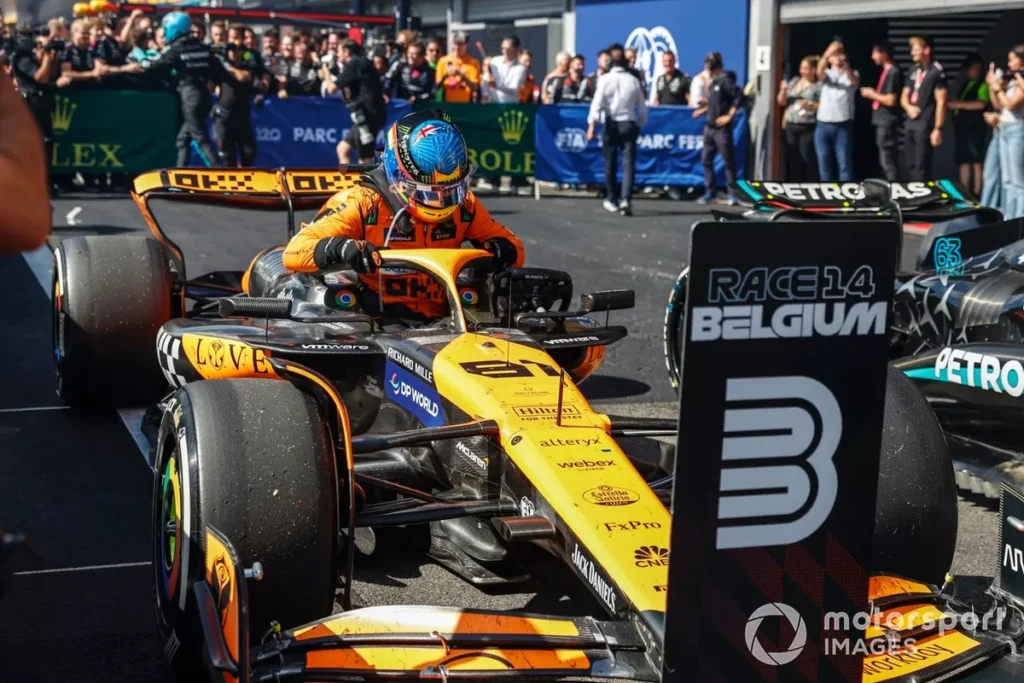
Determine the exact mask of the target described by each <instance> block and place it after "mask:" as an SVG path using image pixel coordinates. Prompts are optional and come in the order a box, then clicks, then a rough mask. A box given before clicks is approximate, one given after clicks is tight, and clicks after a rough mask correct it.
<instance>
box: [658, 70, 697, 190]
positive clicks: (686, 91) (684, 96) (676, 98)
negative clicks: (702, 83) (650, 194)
mask: <svg viewBox="0 0 1024 683" xmlns="http://www.w3.org/2000/svg"><path fill="white" fill-rule="evenodd" d="M661 66H662V67H663V68H664V72H663V73H662V74H661V75H660V76H658V79H657V80H656V81H655V82H654V102H653V104H654V106H655V107H658V106H661V105H664V104H667V105H684V106H685V105H686V104H687V103H688V102H689V99H690V77H689V76H687V75H686V74H684V73H683V72H682V71H680V70H679V69H677V68H676V55H675V53H674V52H672V51H671V50H665V52H663V53H662V55H661ZM668 196H669V198H670V199H675V200H680V199H682V198H683V191H682V190H681V189H680V188H678V187H669V188H668Z"/></svg>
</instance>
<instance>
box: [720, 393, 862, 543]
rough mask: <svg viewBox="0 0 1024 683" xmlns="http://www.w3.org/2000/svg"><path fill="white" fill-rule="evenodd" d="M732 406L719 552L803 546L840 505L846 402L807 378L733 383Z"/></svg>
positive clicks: (726, 437) (724, 452)
mask: <svg viewBox="0 0 1024 683" xmlns="http://www.w3.org/2000/svg"><path fill="white" fill-rule="evenodd" d="M725 401H726V404H725V405H726V408H725V429H724V434H723V438H722V476H721V483H720V486H719V492H720V493H721V496H720V497H719V502H718V520H719V524H718V534H717V543H716V547H718V548H722V549H727V548H757V547H763V546H774V545H788V544H790V543H798V542H800V541H802V540H803V539H805V538H807V537H808V536H810V535H811V534H813V533H814V532H815V531H817V530H818V528H819V527H820V526H821V525H822V524H823V523H824V522H825V520H826V519H827V518H828V516H829V514H830V513H831V512H832V507H833V505H835V502H836V494H837V493H838V490H839V485H838V477H837V474H836V467H835V463H834V462H833V461H832V457H833V456H834V455H835V452H836V448H838V446H839V440H840V437H841V436H842V433H843V416H842V412H841V411H840V410H839V403H838V402H837V401H836V398H835V396H833V394H832V392H831V391H829V389H828V387H826V386H825V385H824V384H822V383H821V382H819V381H817V380H815V379H812V378H810V377H801V376H787V377H737V378H730V379H729V380H728V381H727V382H726V395H725ZM769 401H770V402H771V403H770V405H769V404H767V402H769ZM751 402H755V403H754V404H753V406H751ZM812 411H813V412H812ZM766 519H775V520H781V521H773V522H768V523H765V520H766Z"/></svg>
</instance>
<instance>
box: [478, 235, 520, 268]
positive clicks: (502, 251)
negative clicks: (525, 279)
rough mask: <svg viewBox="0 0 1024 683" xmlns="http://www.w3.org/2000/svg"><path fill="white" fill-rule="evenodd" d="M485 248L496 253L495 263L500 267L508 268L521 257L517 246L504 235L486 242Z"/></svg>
mask: <svg viewBox="0 0 1024 683" xmlns="http://www.w3.org/2000/svg"><path fill="white" fill-rule="evenodd" d="M484 249H486V250H487V251H489V252H491V253H492V254H494V265H495V266H496V267H498V268H508V267H509V266H512V265H515V262H516V260H517V259H518V258H519V250H518V249H516V246H515V245H514V244H512V243H511V242H510V241H508V240H507V239H505V238H504V237H495V238H493V239H489V240H487V241H486V242H484Z"/></svg>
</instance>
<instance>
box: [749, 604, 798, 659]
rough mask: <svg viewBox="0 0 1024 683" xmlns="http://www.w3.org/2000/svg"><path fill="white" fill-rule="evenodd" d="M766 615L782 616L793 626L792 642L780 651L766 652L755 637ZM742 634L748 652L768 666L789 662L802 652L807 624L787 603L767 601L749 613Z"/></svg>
mask: <svg viewBox="0 0 1024 683" xmlns="http://www.w3.org/2000/svg"><path fill="white" fill-rule="evenodd" d="M767 617H782V618H784V619H785V620H786V621H788V622H789V625H790V626H792V627H793V642H791V643H790V644H789V648H787V649H785V650H782V651H780V652H767V651H766V650H765V649H764V646H763V645H761V641H760V640H758V639H757V631H758V629H759V628H761V622H762V621H764V620H765V619H766V618H767ZM743 636H744V641H745V642H746V644H747V649H748V650H750V654H752V655H754V659H756V660H757V661H759V662H761V663H762V664H767V665H768V666H782V665H783V664H789V663H790V662H792V661H793V660H794V659H796V658H797V657H799V656H800V653H801V652H803V650H804V646H805V645H806V644H807V624H805V623H804V618H803V617H801V616H800V613H799V612H797V611H796V610H795V609H793V608H792V607H790V606H789V605H787V604H785V603H782V602H769V603H767V604H764V605H761V606H760V607H758V608H757V609H756V610H754V613H753V614H751V615H750V619H748V620H747V626H746V628H745V629H744V631H743Z"/></svg>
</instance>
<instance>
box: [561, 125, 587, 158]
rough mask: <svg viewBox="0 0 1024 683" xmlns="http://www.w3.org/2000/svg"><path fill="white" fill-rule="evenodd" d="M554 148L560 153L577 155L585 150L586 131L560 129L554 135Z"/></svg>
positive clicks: (580, 129)
mask: <svg viewBox="0 0 1024 683" xmlns="http://www.w3.org/2000/svg"><path fill="white" fill-rule="evenodd" d="M555 147H557V148H558V151H560V152H573V153H576V154H579V153H580V152H582V151H583V150H585V149H586V148H587V131H585V130H583V129H582V128H562V129H561V130H559V131H558V132H557V133H555Z"/></svg>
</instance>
